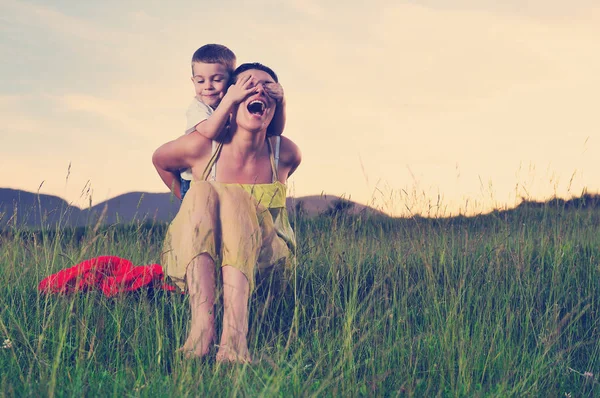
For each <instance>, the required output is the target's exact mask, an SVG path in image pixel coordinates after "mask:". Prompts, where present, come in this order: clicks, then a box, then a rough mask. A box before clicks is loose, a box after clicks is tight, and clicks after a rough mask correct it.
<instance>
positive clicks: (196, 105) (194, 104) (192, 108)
mask: <svg viewBox="0 0 600 398" xmlns="http://www.w3.org/2000/svg"><path fill="white" fill-rule="evenodd" d="M199 110H200V111H203V112H206V113H208V114H212V113H213V109H212V108H211V107H210V106H208V105H206V104H205V103H204V102H202V100H201V99H200V98H198V97H197V96H196V97H194V98H193V99H192V101H191V102H190V105H189V106H188V112H197V111H199Z"/></svg>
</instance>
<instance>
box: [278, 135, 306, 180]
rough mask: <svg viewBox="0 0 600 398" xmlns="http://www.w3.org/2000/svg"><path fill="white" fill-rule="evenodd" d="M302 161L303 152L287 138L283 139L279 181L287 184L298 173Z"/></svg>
mask: <svg viewBox="0 0 600 398" xmlns="http://www.w3.org/2000/svg"><path fill="white" fill-rule="evenodd" d="M301 161H302V152H300V148H298V145H296V144H294V142H293V141H292V140H290V139H289V138H287V137H281V146H280V147H279V179H280V181H281V182H285V180H287V179H288V178H289V177H290V176H291V175H292V174H293V173H294V171H296V169H297V168H298V166H299V165H300V162H301Z"/></svg>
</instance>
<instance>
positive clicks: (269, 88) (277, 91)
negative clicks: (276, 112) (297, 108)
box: [264, 83, 283, 103]
mask: <svg viewBox="0 0 600 398" xmlns="http://www.w3.org/2000/svg"><path fill="white" fill-rule="evenodd" d="M264 87H265V92H266V93H267V95H268V96H269V97H271V98H273V99H274V100H275V102H277V103H279V102H281V101H282V100H283V87H282V86H281V84H279V83H269V84H265V86H264Z"/></svg>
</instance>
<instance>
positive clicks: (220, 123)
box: [196, 76, 256, 140]
mask: <svg viewBox="0 0 600 398" xmlns="http://www.w3.org/2000/svg"><path fill="white" fill-rule="evenodd" d="M255 91H256V87H255V86H254V80H253V79H252V76H246V77H245V78H244V79H240V80H238V81H237V82H236V83H235V84H234V85H232V86H230V87H229V89H228V90H227V93H226V94H225V96H224V97H223V99H222V100H221V103H220V104H219V106H217V109H215V111H214V112H213V113H212V115H210V117H209V118H208V119H206V120H204V121H202V122H200V123H198V124H197V125H196V131H197V132H199V133H200V134H202V135H203V136H204V137H206V138H208V139H209V140H215V139H216V138H217V137H218V136H219V135H220V134H221V132H222V131H223V128H224V127H225V125H226V124H227V122H228V121H229V115H230V114H231V112H232V111H233V109H234V108H235V107H236V106H237V105H239V103H240V102H242V101H243V100H244V99H245V98H246V97H248V95H250V94H253V93H254V92H255Z"/></svg>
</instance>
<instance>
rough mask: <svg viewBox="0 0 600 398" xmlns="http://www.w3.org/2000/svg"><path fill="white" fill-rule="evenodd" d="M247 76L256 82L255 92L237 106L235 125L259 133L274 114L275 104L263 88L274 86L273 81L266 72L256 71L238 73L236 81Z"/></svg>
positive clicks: (267, 124)
mask: <svg viewBox="0 0 600 398" xmlns="http://www.w3.org/2000/svg"><path fill="white" fill-rule="evenodd" d="M247 75H251V76H252V77H253V78H254V80H255V81H256V87H257V91H256V92H255V93H254V94H252V95H250V96H249V97H247V98H246V99H245V100H244V101H243V102H242V103H241V104H240V105H239V107H238V109H237V114H236V123H237V124H238V125H239V126H241V127H243V128H245V129H247V130H249V131H259V130H262V129H266V128H267V127H268V126H269V123H271V120H272V119H273V115H274V114H275V108H276V106H277V103H276V102H275V100H274V99H273V98H271V97H270V96H269V94H268V93H267V92H266V91H265V86H267V85H269V84H274V83H275V81H274V80H273V78H272V77H271V75H269V74H268V73H267V72H264V71H262V70H256V69H251V70H247V71H245V72H242V73H240V74H239V76H238V79H243V78H244V76H247Z"/></svg>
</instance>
